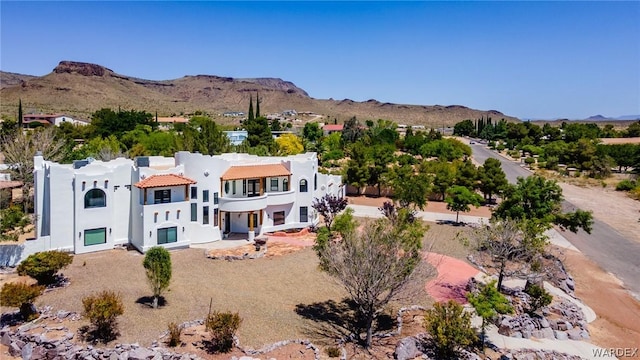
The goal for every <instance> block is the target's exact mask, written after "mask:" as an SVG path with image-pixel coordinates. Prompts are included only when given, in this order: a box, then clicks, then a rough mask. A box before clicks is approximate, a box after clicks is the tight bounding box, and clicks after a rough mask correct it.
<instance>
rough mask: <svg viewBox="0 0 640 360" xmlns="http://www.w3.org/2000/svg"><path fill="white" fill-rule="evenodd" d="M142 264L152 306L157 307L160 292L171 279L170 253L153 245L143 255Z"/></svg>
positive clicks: (167, 285) (166, 286)
mask: <svg viewBox="0 0 640 360" xmlns="http://www.w3.org/2000/svg"><path fill="white" fill-rule="evenodd" d="M142 266H143V267H144V268H145V270H146V274H147V280H148V281H149V286H150V287H151V291H152V292H153V308H154V309H156V308H157V307H158V300H159V298H160V295H162V292H163V291H164V290H166V289H167V288H168V287H169V282H170V281H171V254H169V251H168V250H167V249H165V248H163V247H161V246H154V247H152V248H151V249H149V251H147V253H146V254H145V255H144V261H143V262H142Z"/></svg>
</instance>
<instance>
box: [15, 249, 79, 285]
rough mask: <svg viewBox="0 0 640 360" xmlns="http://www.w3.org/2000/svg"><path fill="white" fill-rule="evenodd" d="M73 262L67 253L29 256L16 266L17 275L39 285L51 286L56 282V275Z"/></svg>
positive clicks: (49, 252)
mask: <svg viewBox="0 0 640 360" xmlns="http://www.w3.org/2000/svg"><path fill="white" fill-rule="evenodd" d="M71 262H73V257H72V256H71V255H69V254H68V253H65V252H62V251H58V250H50V251H43V252H38V253H35V254H31V255H29V256H28V257H27V258H26V259H24V260H23V261H22V262H21V263H20V265H18V268H17V271H18V274H19V275H27V276H30V277H32V278H34V279H36V280H37V281H38V284H40V285H51V284H53V283H55V281H56V273H57V272H58V271H60V270H62V269H64V268H66V267H67V266H69V264H71Z"/></svg>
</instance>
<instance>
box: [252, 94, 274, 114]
mask: <svg viewBox="0 0 640 360" xmlns="http://www.w3.org/2000/svg"><path fill="white" fill-rule="evenodd" d="M256 117H257V118H259V117H260V93H258V92H256ZM276 121H277V120H276Z"/></svg>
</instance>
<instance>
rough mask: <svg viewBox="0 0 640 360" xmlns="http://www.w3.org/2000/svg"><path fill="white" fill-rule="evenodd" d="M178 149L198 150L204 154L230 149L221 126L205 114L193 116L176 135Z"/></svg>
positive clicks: (217, 153) (227, 138)
mask: <svg viewBox="0 0 640 360" xmlns="http://www.w3.org/2000/svg"><path fill="white" fill-rule="evenodd" d="M178 149H179V150H185V151H189V152H196V151H197V152H199V153H201V154H204V155H219V154H222V153H225V152H229V151H230V150H231V142H230V141H229V137H227V135H226V134H225V133H224V131H223V130H222V128H221V127H220V126H219V125H218V124H216V123H215V122H214V121H213V120H211V119H210V118H209V117H206V116H194V117H192V118H191V119H190V120H189V123H188V124H187V126H185V128H184V130H183V131H182V135H181V136H178Z"/></svg>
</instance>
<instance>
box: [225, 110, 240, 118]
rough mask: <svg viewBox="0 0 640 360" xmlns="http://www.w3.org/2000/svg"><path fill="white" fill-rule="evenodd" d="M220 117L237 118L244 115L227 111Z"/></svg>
mask: <svg viewBox="0 0 640 360" xmlns="http://www.w3.org/2000/svg"><path fill="white" fill-rule="evenodd" d="M222 116H225V117H239V116H244V113H243V112H242V111H227V112H225V113H223V114H222Z"/></svg>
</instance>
